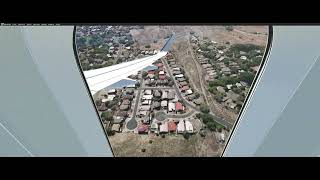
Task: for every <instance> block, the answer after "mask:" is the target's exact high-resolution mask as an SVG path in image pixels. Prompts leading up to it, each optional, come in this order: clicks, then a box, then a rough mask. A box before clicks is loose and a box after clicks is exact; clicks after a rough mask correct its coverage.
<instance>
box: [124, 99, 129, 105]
mask: <svg viewBox="0 0 320 180" xmlns="http://www.w3.org/2000/svg"><path fill="white" fill-rule="evenodd" d="M130 104H131V101H130V100H129V99H124V100H123V101H122V105H130Z"/></svg>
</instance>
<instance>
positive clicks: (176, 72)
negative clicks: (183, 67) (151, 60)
mask: <svg viewBox="0 0 320 180" xmlns="http://www.w3.org/2000/svg"><path fill="white" fill-rule="evenodd" d="M172 74H173V75H178V74H181V71H173V72H172Z"/></svg>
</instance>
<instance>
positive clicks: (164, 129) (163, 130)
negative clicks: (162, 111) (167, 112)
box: [160, 122, 168, 133]
mask: <svg viewBox="0 0 320 180" xmlns="http://www.w3.org/2000/svg"><path fill="white" fill-rule="evenodd" d="M167 132H168V122H164V123H163V124H161V125H160V133H167Z"/></svg>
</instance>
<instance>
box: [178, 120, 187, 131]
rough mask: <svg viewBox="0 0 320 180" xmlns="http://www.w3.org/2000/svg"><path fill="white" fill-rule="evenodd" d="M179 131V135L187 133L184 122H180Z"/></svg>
mask: <svg viewBox="0 0 320 180" xmlns="http://www.w3.org/2000/svg"><path fill="white" fill-rule="evenodd" d="M177 130H178V133H184V131H185V126H184V122H183V120H180V121H179V123H178V125H177Z"/></svg>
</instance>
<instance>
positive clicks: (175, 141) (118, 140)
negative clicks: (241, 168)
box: [109, 133, 220, 157]
mask: <svg viewBox="0 0 320 180" xmlns="http://www.w3.org/2000/svg"><path fill="white" fill-rule="evenodd" d="M109 140H110V143H111V145H112V147H113V151H114V153H115V155H116V156H118V157H124V156H129V157H163V156H166V157H170V156H175V157H176V156H178V157H199V156H219V155H220V152H219V145H218V144H217V143H216V138H215V136H214V134H213V133H208V134H207V136H206V137H205V138H203V137H201V136H200V135H192V136H190V139H188V140H186V139H184V138H183V136H182V135H177V136H175V135H166V136H165V138H162V137H161V136H155V135H140V134H134V133H117V134H115V135H114V136H110V137H109ZM150 140H152V143H149V141H150ZM143 148H144V149H145V150H146V151H145V152H142V151H141V150H142V149H143Z"/></svg>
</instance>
